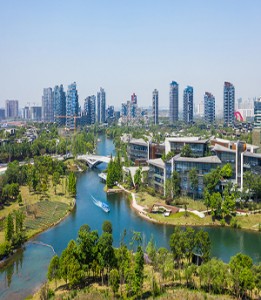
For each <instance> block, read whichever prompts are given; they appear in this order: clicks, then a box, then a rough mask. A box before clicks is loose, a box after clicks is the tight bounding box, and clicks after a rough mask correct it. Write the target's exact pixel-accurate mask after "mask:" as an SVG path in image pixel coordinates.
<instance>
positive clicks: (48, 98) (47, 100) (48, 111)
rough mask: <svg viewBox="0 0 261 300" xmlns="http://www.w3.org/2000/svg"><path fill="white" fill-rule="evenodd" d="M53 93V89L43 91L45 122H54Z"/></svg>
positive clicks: (43, 117)
mask: <svg viewBox="0 0 261 300" xmlns="http://www.w3.org/2000/svg"><path fill="white" fill-rule="evenodd" d="M53 104H54V103H53V91H52V88H50V87H49V88H45V89H43V96H42V120H43V121H44V122H53V121H54V105H53Z"/></svg>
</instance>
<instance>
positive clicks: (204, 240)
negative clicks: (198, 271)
mask: <svg viewBox="0 0 261 300" xmlns="http://www.w3.org/2000/svg"><path fill="white" fill-rule="evenodd" d="M195 249H196V251H198V252H199V253H201V254H202V260H203V262H204V263H205V262H207V261H208V260H209V258H210V250H211V242H210V238H209V234H208V232H207V231H203V230H199V231H198V232H197V233H196V236H195Z"/></svg>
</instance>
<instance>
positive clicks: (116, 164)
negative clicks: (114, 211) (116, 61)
mask: <svg viewBox="0 0 261 300" xmlns="http://www.w3.org/2000/svg"><path fill="white" fill-rule="evenodd" d="M121 181H122V163H121V158H120V155H119V154H118V155H117V156H116V157H115V159H114V160H113V159H112V158H111V160H110V162H109V163H108V168H107V180H106V183H107V187H108V188H112V187H113V186H114V185H115V182H121Z"/></svg>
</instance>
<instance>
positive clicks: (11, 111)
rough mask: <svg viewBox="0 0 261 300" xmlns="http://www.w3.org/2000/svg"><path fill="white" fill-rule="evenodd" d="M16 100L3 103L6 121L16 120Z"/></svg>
mask: <svg viewBox="0 0 261 300" xmlns="http://www.w3.org/2000/svg"><path fill="white" fill-rule="evenodd" d="M18 106H19V105H18V100H6V101H5V113H6V118H7V119H16V118H18Z"/></svg>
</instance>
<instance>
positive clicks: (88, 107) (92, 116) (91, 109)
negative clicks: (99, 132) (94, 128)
mask: <svg viewBox="0 0 261 300" xmlns="http://www.w3.org/2000/svg"><path fill="white" fill-rule="evenodd" d="M83 114H84V119H85V124H87V125H91V124H95V122H96V97H95V96H94V95H92V96H88V97H87V98H86V99H85V100H84V113H83Z"/></svg>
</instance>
